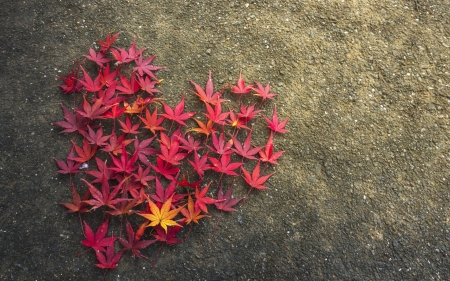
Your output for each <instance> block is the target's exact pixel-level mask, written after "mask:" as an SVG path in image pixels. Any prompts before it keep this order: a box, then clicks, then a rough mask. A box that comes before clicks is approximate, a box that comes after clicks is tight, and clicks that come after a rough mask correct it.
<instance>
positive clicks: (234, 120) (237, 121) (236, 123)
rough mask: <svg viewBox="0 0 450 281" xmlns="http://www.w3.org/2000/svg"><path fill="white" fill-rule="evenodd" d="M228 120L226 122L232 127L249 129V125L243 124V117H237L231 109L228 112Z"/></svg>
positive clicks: (244, 121) (244, 122)
mask: <svg viewBox="0 0 450 281" xmlns="http://www.w3.org/2000/svg"><path fill="white" fill-rule="evenodd" d="M229 113H230V114H229V116H230V120H228V124H230V125H231V126H232V127H236V128H238V129H247V130H250V128H249V127H247V126H245V124H247V122H246V120H245V119H242V118H239V117H238V116H236V115H235V114H234V112H233V111H232V110H230V112H229Z"/></svg>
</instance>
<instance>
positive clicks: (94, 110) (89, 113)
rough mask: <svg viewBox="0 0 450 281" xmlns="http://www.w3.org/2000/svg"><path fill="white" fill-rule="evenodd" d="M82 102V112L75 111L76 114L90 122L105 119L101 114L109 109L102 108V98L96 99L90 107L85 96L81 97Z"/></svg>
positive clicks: (107, 107) (106, 107)
mask: <svg viewBox="0 0 450 281" xmlns="http://www.w3.org/2000/svg"><path fill="white" fill-rule="evenodd" d="M83 100H84V101H83V110H78V109H76V110H75V111H76V112H78V113H79V114H80V115H81V116H83V117H86V118H89V119H91V120H94V119H103V118H105V117H104V116H103V114H104V113H105V112H106V111H107V110H108V109H109V108H110V106H104V105H103V99H102V98H99V99H97V100H96V101H95V102H94V104H93V105H92V106H91V105H90V104H89V102H88V101H87V100H86V96H83Z"/></svg>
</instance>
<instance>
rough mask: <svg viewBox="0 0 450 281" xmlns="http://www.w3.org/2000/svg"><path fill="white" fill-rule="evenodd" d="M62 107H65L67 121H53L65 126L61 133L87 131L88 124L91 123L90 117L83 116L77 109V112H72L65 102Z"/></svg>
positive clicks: (82, 132) (81, 132)
mask: <svg viewBox="0 0 450 281" xmlns="http://www.w3.org/2000/svg"><path fill="white" fill-rule="evenodd" d="M61 107H62V109H63V113H64V119H66V121H57V122H53V124H56V125H58V126H60V127H63V128H64V130H62V131H61V132H60V133H61V134H63V133H72V132H78V133H80V134H84V133H86V130H87V125H88V124H89V123H90V120H89V119H88V118H85V117H83V116H82V115H81V114H79V113H78V112H76V111H75V113H72V112H71V111H70V110H68V109H67V108H66V107H65V106H64V105H63V104H61Z"/></svg>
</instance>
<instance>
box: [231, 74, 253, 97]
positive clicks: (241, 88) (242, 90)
mask: <svg viewBox="0 0 450 281" xmlns="http://www.w3.org/2000/svg"><path fill="white" fill-rule="evenodd" d="M252 87H253V85H247V86H245V81H244V79H242V72H240V73H239V79H238V81H237V86H234V85H232V86H231V92H232V93H234V94H239V95H244V94H248V93H250V92H251V91H252Z"/></svg>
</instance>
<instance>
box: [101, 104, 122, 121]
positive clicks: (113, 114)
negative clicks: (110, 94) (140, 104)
mask: <svg viewBox="0 0 450 281" xmlns="http://www.w3.org/2000/svg"><path fill="white" fill-rule="evenodd" d="M125 110H126V108H125V107H122V108H119V105H118V104H114V105H112V106H111V111H107V112H105V114H103V117H104V118H110V119H118V118H119V117H120V116H121V115H122V114H123V113H124V112H125Z"/></svg>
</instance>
